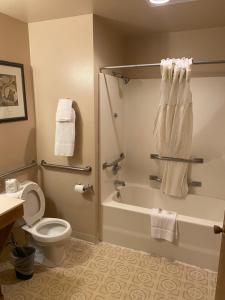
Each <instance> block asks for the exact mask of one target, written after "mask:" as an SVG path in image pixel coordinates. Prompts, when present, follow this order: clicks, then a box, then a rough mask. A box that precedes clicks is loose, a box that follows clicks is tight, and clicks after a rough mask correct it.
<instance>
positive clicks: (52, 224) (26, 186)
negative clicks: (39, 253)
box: [10, 181, 72, 244]
mask: <svg viewBox="0 0 225 300" xmlns="http://www.w3.org/2000/svg"><path fill="white" fill-rule="evenodd" d="M10 196H11V197H14V198H20V199H23V200H25V202H24V204H23V210H24V215H23V219H24V221H25V222H26V225H24V226H22V228H23V229H24V230H25V231H27V232H29V233H30V234H31V235H32V236H33V238H34V240H36V241H38V242H42V243H45V244H48V243H53V242H59V241H61V240H64V239H67V238H69V237H70V235H71V233H72V229H71V226H70V223H69V222H67V221H65V220H62V219H58V218H43V215H44V212H45V196H44V193H43V192H42V189H41V188H40V187H39V185H38V184H37V183H35V182H32V181H25V182H23V183H22V184H21V185H20V190H19V191H18V192H16V193H11V194H10Z"/></svg>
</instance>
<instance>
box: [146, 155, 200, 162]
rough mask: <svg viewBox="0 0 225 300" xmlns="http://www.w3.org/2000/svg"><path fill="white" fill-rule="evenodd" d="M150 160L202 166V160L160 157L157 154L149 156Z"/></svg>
mask: <svg viewBox="0 0 225 300" xmlns="http://www.w3.org/2000/svg"><path fill="white" fill-rule="evenodd" d="M150 158H151V159H159V160H168V161H176V162H184V163H192V164H203V162H204V159H203V158H190V159H185V158H178V157H170V156H161V155H159V154H151V156H150Z"/></svg>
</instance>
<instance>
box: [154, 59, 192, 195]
mask: <svg viewBox="0 0 225 300" xmlns="http://www.w3.org/2000/svg"><path fill="white" fill-rule="evenodd" d="M191 64H192V60H191V59H187V58H182V59H166V60H162V61H161V74H162V81H161V95H160V104H159V108H158V113H157V117H156V120H155V128H154V135H155V138H156V147H157V152H158V153H159V154H160V155H162V156H170V157H177V158H185V159H188V158H190V155H191V144H192V129H193V112H192V94H191V90H190V74H191ZM162 166H163V171H162V172H163V173H162V184H161V190H162V192H163V193H165V194H167V195H171V196H174V197H184V196H185V195H186V194H187V193H188V184H187V173H188V163H183V162H172V161H163V162H162Z"/></svg>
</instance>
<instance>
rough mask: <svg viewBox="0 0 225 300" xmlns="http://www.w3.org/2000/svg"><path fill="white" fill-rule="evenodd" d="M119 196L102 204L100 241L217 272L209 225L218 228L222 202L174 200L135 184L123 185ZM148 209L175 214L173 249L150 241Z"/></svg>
mask: <svg viewBox="0 0 225 300" xmlns="http://www.w3.org/2000/svg"><path fill="white" fill-rule="evenodd" d="M120 193H121V197H120V198H117V196H116V193H113V194H111V195H110V196H109V197H108V198H107V199H106V200H105V201H104V202H103V203H102V214H103V227H102V230H103V231H102V239H103V241H107V242H111V243H115V244H118V245H121V246H125V247H129V248H133V249H138V250H142V251H146V252H149V253H152V254H157V255H161V256H165V257H168V258H171V259H175V260H179V261H182V262H185V263H188V264H192V265H196V266H199V267H202V268H206V269H211V270H214V271H217V266H218V258H219V250H220V239H221V236H220V235H215V234H214V233H213V225H215V224H216V225H220V226H221V225H222V220H223V215H224V210H225V200H222V199H216V198H209V197H204V196H196V195H188V196H187V197H186V199H176V198H172V197H169V196H165V195H162V194H161V192H160V191H159V190H156V189H152V188H150V187H148V186H144V185H138V184H126V187H124V188H121V189H120ZM151 208H163V209H166V210H171V211H176V212H177V214H178V218H177V219H178V231H179V239H178V242H177V244H176V245H175V244H172V243H169V242H166V241H158V240H155V239H152V238H151V234H150V211H151Z"/></svg>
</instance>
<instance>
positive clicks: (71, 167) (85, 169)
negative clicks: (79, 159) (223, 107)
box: [41, 160, 92, 173]
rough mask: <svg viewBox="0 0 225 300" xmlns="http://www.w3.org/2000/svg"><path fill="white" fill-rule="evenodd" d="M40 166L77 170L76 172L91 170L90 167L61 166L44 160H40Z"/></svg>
mask: <svg viewBox="0 0 225 300" xmlns="http://www.w3.org/2000/svg"><path fill="white" fill-rule="evenodd" d="M41 166H42V167H44V168H52V169H60V170H68V171H78V172H86V173H88V172H91V169H92V168H91V167H90V166H86V167H81V166H63V165H56V164H50V163H47V162H46V161H45V160H42V161H41Z"/></svg>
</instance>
